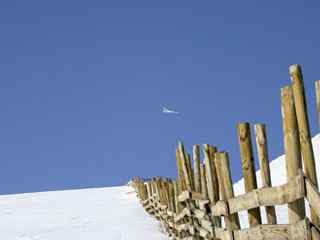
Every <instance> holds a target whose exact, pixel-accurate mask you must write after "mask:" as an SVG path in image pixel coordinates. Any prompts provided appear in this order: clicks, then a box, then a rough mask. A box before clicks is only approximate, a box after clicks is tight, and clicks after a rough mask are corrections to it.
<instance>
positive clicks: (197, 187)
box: [193, 145, 201, 193]
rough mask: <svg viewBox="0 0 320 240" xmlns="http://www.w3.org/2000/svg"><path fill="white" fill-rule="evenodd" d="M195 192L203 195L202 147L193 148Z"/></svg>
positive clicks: (195, 146)
mask: <svg viewBox="0 0 320 240" xmlns="http://www.w3.org/2000/svg"><path fill="white" fill-rule="evenodd" d="M193 162H194V190H195V191H196V192H199V193H201V173H200V146H199V145H194V146H193Z"/></svg>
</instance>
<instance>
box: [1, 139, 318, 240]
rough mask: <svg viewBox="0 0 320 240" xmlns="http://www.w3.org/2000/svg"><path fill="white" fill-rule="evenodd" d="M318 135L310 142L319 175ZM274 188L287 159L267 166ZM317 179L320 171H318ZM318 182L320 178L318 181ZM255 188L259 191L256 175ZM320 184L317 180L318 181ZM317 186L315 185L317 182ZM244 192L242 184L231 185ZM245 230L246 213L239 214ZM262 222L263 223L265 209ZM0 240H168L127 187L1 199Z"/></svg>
mask: <svg viewBox="0 0 320 240" xmlns="http://www.w3.org/2000/svg"><path fill="white" fill-rule="evenodd" d="M319 144H320V135H317V136H315V137H314V138H313V145H314V150H315V157H316V166H317V169H320V148H319ZM270 168H271V179H272V184H273V186H277V185H280V184H283V183H285V182H286V175H285V173H286V171H285V159H284V156H280V157H279V158H277V159H275V160H274V161H272V162H271V163H270ZM318 172H319V173H320V171H318ZM318 178H319V175H318ZM257 180H258V186H261V182H260V172H259V171H257ZM319 180H320V179H319ZM319 180H318V181H319ZM234 189H235V194H236V195H239V194H241V193H243V192H244V188H243V180H240V181H239V182H237V183H236V184H235V185H234ZM276 210H277V218H278V222H279V223H287V207H286V206H277V207H276ZM240 219H241V226H242V227H247V226H248V222H247V216H246V212H241V213H240ZM262 220H263V222H264V223H266V217H265V213H264V208H262ZM0 239H1V240H2V239H4V240H57V239H59V240H73V239H77V240H102V239H103V240H106V239H107V240H129V239H130V240H144V239H152V240H167V239H168V238H167V236H166V235H165V234H164V233H163V231H162V229H161V227H160V225H159V223H158V222H157V221H156V220H155V219H153V218H151V217H150V216H148V215H147V213H145V211H144V210H143V208H142V207H141V206H140V203H139V201H138V200H137V198H136V196H135V194H134V192H133V189H132V188H130V187H128V186H123V187H110V188H93V189H82V190H68V191H52V192H40V193H26V194H16V195H4V196H0Z"/></svg>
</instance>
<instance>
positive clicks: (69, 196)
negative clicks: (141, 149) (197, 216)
mask: <svg viewBox="0 0 320 240" xmlns="http://www.w3.org/2000/svg"><path fill="white" fill-rule="evenodd" d="M0 219H1V223H0V239H1V240H57V239H59V240H64V239H65V240H73V239H77V240H106V239H108V240H135V239H137V240H138V239H139V240H142V239H152V240H167V237H166V236H165V235H164V234H163V233H162V232H161V228H160V225H159V223H158V222H157V221H156V220H155V219H153V218H151V217H149V216H148V215H147V214H146V213H145V212H144V210H143V208H142V207H141V206H140V204H139V202H138V200H137V198H136V196H135V194H134V193H133V189H132V188H130V187H111V188H95V189H84V190H69V191H56V192H40V193H28V194H17V195H6V196H0Z"/></svg>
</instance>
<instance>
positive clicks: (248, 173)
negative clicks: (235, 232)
mask: <svg viewBox="0 0 320 240" xmlns="http://www.w3.org/2000/svg"><path fill="white" fill-rule="evenodd" d="M237 130H238V141H239V146H240V157H241V163H242V174H243V179H244V186H245V192H250V191H252V190H254V189H256V188H257V180H256V175H255V168H254V160H253V153H252V144H251V134H250V125H249V123H239V124H238V126H237ZM248 220H249V225H250V227H253V226H256V225H258V224H261V215H260V208H254V209H250V210H248Z"/></svg>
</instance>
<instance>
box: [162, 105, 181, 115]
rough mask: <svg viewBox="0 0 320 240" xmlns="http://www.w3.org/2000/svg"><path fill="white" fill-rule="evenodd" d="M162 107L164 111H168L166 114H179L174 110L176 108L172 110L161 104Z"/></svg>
mask: <svg viewBox="0 0 320 240" xmlns="http://www.w3.org/2000/svg"><path fill="white" fill-rule="evenodd" d="M161 108H162V113H166V114H179V112H177V111H174V110H172V109H168V108H166V107H164V106H161Z"/></svg>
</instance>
